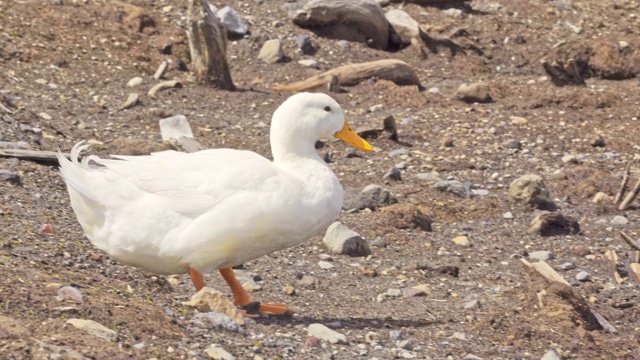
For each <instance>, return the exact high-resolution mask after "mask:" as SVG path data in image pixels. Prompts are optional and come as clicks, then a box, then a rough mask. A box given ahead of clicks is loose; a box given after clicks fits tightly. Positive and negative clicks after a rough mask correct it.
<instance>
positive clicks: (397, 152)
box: [389, 148, 411, 158]
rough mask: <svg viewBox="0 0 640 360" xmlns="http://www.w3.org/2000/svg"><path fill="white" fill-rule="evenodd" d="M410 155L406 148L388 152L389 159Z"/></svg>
mask: <svg viewBox="0 0 640 360" xmlns="http://www.w3.org/2000/svg"><path fill="white" fill-rule="evenodd" d="M410 154H411V152H410V151H409V149H407V148H400V149H395V150H392V151H389V157H392V158H393V157H396V156H402V155H410Z"/></svg>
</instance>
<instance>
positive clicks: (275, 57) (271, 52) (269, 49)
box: [258, 39, 284, 64]
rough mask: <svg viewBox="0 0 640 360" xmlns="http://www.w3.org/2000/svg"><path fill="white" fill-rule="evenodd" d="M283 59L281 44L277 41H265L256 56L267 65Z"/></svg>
mask: <svg viewBox="0 0 640 360" xmlns="http://www.w3.org/2000/svg"><path fill="white" fill-rule="evenodd" d="M283 57H284V51H283V50H282V42H281V41H280V40H278V39H271V40H267V41H266V42H265V43H264V45H262V48H261V49H260V53H259V54H258V59H260V60H262V61H264V62H266V63H267V64H275V63H277V62H279V61H281V60H282V58H283Z"/></svg>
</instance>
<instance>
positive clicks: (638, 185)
mask: <svg viewBox="0 0 640 360" xmlns="http://www.w3.org/2000/svg"><path fill="white" fill-rule="evenodd" d="M639 193H640V179H639V180H638V182H637V183H636V184H635V185H634V186H633V189H632V190H631V192H629V194H627V197H625V198H624V200H622V202H621V203H620V206H618V210H626V209H627V208H628V207H629V206H630V205H631V203H632V202H633V200H635V199H636V197H637V196H638V194H639Z"/></svg>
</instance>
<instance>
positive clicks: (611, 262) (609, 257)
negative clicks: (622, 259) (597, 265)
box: [603, 250, 625, 284]
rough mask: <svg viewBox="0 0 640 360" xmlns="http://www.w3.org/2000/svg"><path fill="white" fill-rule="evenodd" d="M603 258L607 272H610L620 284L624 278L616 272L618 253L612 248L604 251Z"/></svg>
mask: <svg viewBox="0 0 640 360" xmlns="http://www.w3.org/2000/svg"><path fill="white" fill-rule="evenodd" d="M603 260H604V262H605V268H606V269H607V271H608V272H609V274H612V276H613V279H614V280H615V281H616V283H618V284H622V283H623V282H624V281H625V279H623V278H622V276H620V273H619V272H618V254H617V253H616V252H615V251H613V250H607V251H605V253H604V256H603Z"/></svg>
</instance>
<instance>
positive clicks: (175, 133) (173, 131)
mask: <svg viewBox="0 0 640 360" xmlns="http://www.w3.org/2000/svg"><path fill="white" fill-rule="evenodd" d="M159 123H160V134H161V135H162V141H169V140H171V139H176V140H177V139H180V138H181V137H182V136H186V137H188V138H192V139H193V132H192V131H191V126H190V125H189V121H187V117H186V116H184V115H175V116H171V117H168V118H164V119H162V120H160V122H159Z"/></svg>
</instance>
